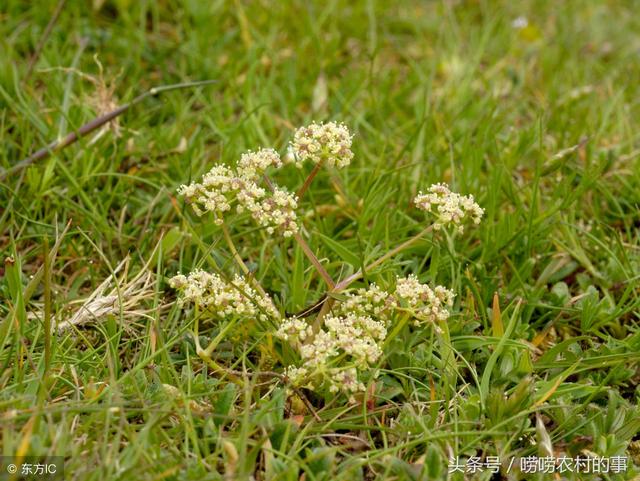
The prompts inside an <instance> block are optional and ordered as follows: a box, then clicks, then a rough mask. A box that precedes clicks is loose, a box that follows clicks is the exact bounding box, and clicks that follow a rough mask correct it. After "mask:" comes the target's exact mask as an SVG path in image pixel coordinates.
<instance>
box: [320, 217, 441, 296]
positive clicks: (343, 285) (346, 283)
mask: <svg viewBox="0 0 640 481" xmlns="http://www.w3.org/2000/svg"><path fill="white" fill-rule="evenodd" d="M432 230H433V225H430V226H429V227H427V228H426V229H423V230H422V231H421V232H419V233H418V234H416V235H415V236H413V237H412V238H410V239H408V240H406V241H404V242H403V243H402V244H400V245H399V246H397V247H395V248H394V249H392V250H390V251H389V252H387V253H386V254H384V255H383V256H381V257H379V258H378V259H376V260H375V261H373V262H372V263H371V264H369V265H368V266H366V267H365V268H364V270H363V269H360V270H358V272H356V273H355V274H351V275H350V276H349V277H347V278H346V279H344V280H342V281H340V282H338V284H336V287H335V288H334V289H333V291H332V293H334V294H335V293H337V292H340V291H343V290H344V289H346V288H347V287H348V286H349V285H351V284H352V283H353V282H355V281H357V280H358V279H360V278H361V277H362V276H363V275H364V273H365V272H369V271H371V270H372V269H374V268H376V267H377V266H379V265H380V264H382V263H383V262H385V261H386V260H388V259H390V258H391V257H393V256H395V255H396V254H399V253H400V252H402V251H403V250H405V249H406V248H407V247H409V246H411V245H412V244H414V243H415V242H416V241H418V240H420V239H421V238H422V236H424V235H425V234H427V233H429V232H431V231H432Z"/></svg>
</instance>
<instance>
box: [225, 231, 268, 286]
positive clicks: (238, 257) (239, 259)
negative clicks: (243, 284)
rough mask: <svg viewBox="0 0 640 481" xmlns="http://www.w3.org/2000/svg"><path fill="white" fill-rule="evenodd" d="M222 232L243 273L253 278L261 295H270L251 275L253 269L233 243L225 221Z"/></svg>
mask: <svg viewBox="0 0 640 481" xmlns="http://www.w3.org/2000/svg"><path fill="white" fill-rule="evenodd" d="M222 233H223V234H224V239H225V240H226V241H227V245H228V246H229V250H230V251H231V254H232V255H233V258H234V260H235V261H236V263H237V264H238V266H239V267H240V270H242V273H243V274H244V276H245V277H246V278H247V279H249V280H251V283H252V284H253V286H254V287H255V288H256V290H257V291H258V292H259V293H260V295H261V296H263V297H268V296H267V293H266V292H265V291H264V289H263V288H262V286H261V285H260V283H259V282H258V280H257V279H255V277H253V276H252V275H251V271H250V270H249V268H248V267H247V266H246V264H245V263H244V261H243V260H242V256H241V255H240V253H239V252H238V250H237V249H236V246H235V244H234V243H233V239H232V238H231V234H230V233H229V228H228V227H227V225H226V224H225V223H224V222H223V223H222Z"/></svg>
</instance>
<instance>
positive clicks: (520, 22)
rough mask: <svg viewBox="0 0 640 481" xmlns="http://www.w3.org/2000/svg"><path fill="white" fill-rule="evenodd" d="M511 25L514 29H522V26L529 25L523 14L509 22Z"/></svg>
mask: <svg viewBox="0 0 640 481" xmlns="http://www.w3.org/2000/svg"><path fill="white" fill-rule="evenodd" d="M511 26H512V27H513V28H515V29H516V30H522V29H523V28H527V27H528V26H529V20H527V17H525V16H522V15H521V16H519V17H517V18H515V19H514V20H513V22H511Z"/></svg>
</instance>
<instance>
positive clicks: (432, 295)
mask: <svg viewBox="0 0 640 481" xmlns="http://www.w3.org/2000/svg"><path fill="white" fill-rule="evenodd" d="M395 295H396V298H397V299H398V302H399V303H400V304H401V305H402V304H404V305H406V307H407V308H408V309H410V310H411V311H412V313H413V315H414V318H415V321H414V323H415V324H419V323H420V321H431V322H435V321H444V320H446V319H448V318H449V308H450V307H451V306H452V305H453V299H454V297H455V294H454V293H453V292H452V291H450V290H449V289H447V288H445V287H442V286H436V287H435V288H433V289H431V287H429V286H428V285H427V284H422V283H420V281H419V280H418V278H417V277H416V276H415V275H414V274H410V275H409V276H408V277H398V278H397V281H396V293H395Z"/></svg>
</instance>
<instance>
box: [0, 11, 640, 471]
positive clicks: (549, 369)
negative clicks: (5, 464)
mask: <svg viewBox="0 0 640 481" xmlns="http://www.w3.org/2000/svg"><path fill="white" fill-rule="evenodd" d="M57 4H58V2H57V1H49V2H39V3H38V5H37V6H36V5H30V4H28V3H27V2H21V1H18V0H8V1H6V2H4V3H3V5H2V6H1V7H0V19H1V20H2V21H1V22H0V34H1V35H0V39H1V40H0V42H1V45H2V48H1V51H2V54H1V55H0V107H1V109H0V138H1V141H2V145H3V146H4V148H3V149H2V150H1V151H0V168H2V169H10V168H11V166H13V165H15V164H16V163H17V162H18V161H19V160H21V159H23V158H25V157H27V156H28V155H29V154H31V153H33V152H35V151H36V150H37V149H39V148H41V147H42V146H44V145H47V144H48V143H49V142H51V141H53V140H55V139H58V138H62V137H63V136H64V135H66V134H68V133H70V132H73V131H75V130H77V129H79V128H80V127H81V126H82V125H83V124H85V123H87V122H88V121H90V120H92V119H93V118H94V117H96V115H99V114H103V113H105V112H106V111H108V110H112V109H113V108H114V107H115V106H116V105H119V104H121V103H124V102H127V101H130V100H132V99H133V98H134V97H136V96H137V95H139V94H141V93H143V92H145V91H147V90H149V89H150V88H152V87H156V86H160V85H168V84H174V83H179V82H189V81H199V80H206V79H215V80H217V82H216V83H215V84H213V85H208V86H200V87H196V88H191V89H184V90H179V91H173V92H167V93H165V94H162V95H159V96H157V97H153V98H149V99H146V100H145V101H144V102H142V103H141V104H139V105H136V106H134V107H133V108H132V109H130V110H129V111H128V112H126V113H125V114H124V115H122V116H121V117H119V118H118V119H117V121H116V124H112V126H111V127H110V128H109V129H108V130H106V131H104V132H102V133H101V134H100V135H99V136H96V134H95V133H94V134H91V135H89V136H87V137H85V138H83V139H82V140H80V141H79V142H77V143H76V144H74V145H71V146H68V147H66V148H64V149H62V150H59V151H56V152H54V153H53V155H51V156H50V157H48V158H47V159H43V160H40V161H38V162H36V163H34V164H33V165H32V166H30V167H29V168H27V169H22V170H20V171H17V172H12V173H11V174H10V175H7V176H6V177H5V178H3V180H2V181H1V183H0V258H2V259H3V261H4V262H3V265H2V267H0V273H1V274H2V277H1V280H0V387H1V390H0V427H1V430H2V437H1V438H0V439H1V441H0V446H1V447H2V449H1V450H2V454H4V455H36V456H44V455H52V454H53V455H59V456H64V457H65V460H66V467H65V469H66V473H67V477H68V479H82V480H84V479H96V480H97V479H149V480H151V479H222V478H226V479H248V478H249V477H250V476H254V477H255V478H256V479H282V480H288V479H302V478H301V476H304V479H309V480H311V479H314V480H321V479H345V480H352V479H399V480H404V479H446V478H447V470H448V469H447V465H448V463H449V459H450V457H451V456H460V457H461V458H468V457H470V456H500V458H501V460H502V461H503V462H505V463H508V462H509V460H510V459H511V458H512V457H521V456H530V455H547V454H549V453H553V454H554V455H556V456H560V455H567V456H571V457H576V456H578V455H581V456H586V455H594V456H595V455H597V456H604V457H610V456H627V457H628V459H629V469H628V471H626V472H625V473H621V474H618V475H614V474H605V475H601V479H607V480H609V479H611V480H615V479H621V480H622V479H634V476H638V475H639V473H640V435H639V431H640V422H639V420H640V408H639V407H638V405H639V404H640V403H639V400H640V388H638V381H639V380H640V369H639V366H640V330H639V329H638V327H639V319H640V234H639V232H640V160H639V153H640V150H639V149H640V138H639V137H638V132H639V131H640V128H639V127H640V125H639V122H638V119H639V118H640V104H639V103H638V99H639V98H640V87H639V85H640V84H639V83H638V81H637V79H638V78H640V67H639V65H640V62H638V53H639V51H640V43H639V41H638V37H637V32H638V31H639V30H640V17H638V16H637V15H634V11H635V10H636V7H637V4H636V3H635V2H632V1H629V2H621V1H609V2H604V1H586V0H585V1H571V2H562V3H560V2H551V1H535V2H533V1H524V2H488V1H462V2H430V3H427V2H381V1H374V0H371V1H361V2H343V1H331V2H313V3H310V2H260V1H256V2H240V1H236V2H224V1H216V2H199V1H185V2H172V1H162V2H154V1H148V0H141V1H139V2H131V1H126V0H120V1H106V2H102V1H95V2H93V8H91V7H90V6H89V4H87V3H85V2H69V1H67V2H66V3H65V4H64V5H63V8H62V10H61V12H60V16H59V18H57V20H56V22H55V23H54V24H53V26H52V28H51V31H50V35H48V36H46V37H44V36H43V34H44V32H45V29H46V27H47V24H48V22H49V21H50V19H51V16H52V15H53V12H54V11H55V9H56V5H57ZM518 17H526V18H527V20H528V25H527V26H525V27H523V28H518V27H514V26H513V21H514V20H515V19H516V18H518ZM41 42H44V43H42V48H41V52H40V53H39V54H38V55H37V57H34V54H35V53H36V52H37V51H38V45H39V44H40V43H41ZM31 59H33V61H34V62H35V63H34V67H33V71H32V72H31V73H30V74H29V64H30V62H31ZM81 73H82V75H81ZM88 76H91V77H88ZM314 119H315V120H325V119H338V120H341V121H344V122H345V123H346V124H347V125H348V126H349V128H350V129H351V130H352V131H354V132H355V133H356V136H355V138H354V150H355V154H356V156H355V159H354V161H353V162H352V164H351V166H349V167H348V168H346V169H343V170H340V171H335V172H331V171H327V170H323V171H321V172H320V173H319V174H318V176H317V177H316V179H315V180H314V184H313V186H312V188H311V189H310V190H309V192H307V195H306V197H305V200H304V202H303V204H302V205H301V207H300V209H299V215H300V216H301V217H303V218H304V226H305V230H306V231H307V233H308V234H309V235H308V236H307V240H308V242H309V244H310V246H311V248H312V249H313V251H314V252H315V253H316V254H317V255H318V257H319V258H320V259H321V260H323V265H324V267H325V268H326V269H327V271H328V272H329V273H330V274H331V275H332V276H333V277H334V278H339V279H343V278H345V277H347V276H348V275H349V274H352V273H353V272H355V271H357V269H358V268H360V267H361V265H364V264H366V263H369V262H371V261H372V260H373V259H375V258H376V257H378V256H379V255H382V254H383V253H385V252H387V251H390V250H391V249H393V248H394V247H395V246H397V245H398V244H400V243H401V242H402V241H404V240H406V239H408V238H409V237H411V236H412V235H414V234H416V233H417V232H419V231H420V230H421V229H422V228H424V225H423V224H424V217H423V216H421V215H420V213H418V212H416V211H415V209H412V208H411V206H410V203H411V199H412V198H413V196H415V194H416V193H417V192H418V191H419V190H420V189H423V190H424V189H426V187H427V186H428V185H430V184H431V183H434V182H440V181H444V182H448V183H449V184H450V185H451V186H452V187H453V188H454V189H455V190H457V191H459V192H462V193H465V194H466V193H473V194H474V195H475V197H476V199H477V200H478V202H479V203H480V205H481V206H483V207H484V208H485V209H486V214H485V218H484V219H483V222H482V223H481V225H480V226H479V227H478V228H476V229H469V230H468V231H467V232H466V233H465V235H464V236H457V237H455V238H454V239H450V240H449V241H448V242H447V241H437V239H436V240H433V239H435V238H433V239H432V238H429V237H427V238H426V239H425V241H424V242H420V243H416V244H414V245H413V246H412V247H411V249H409V250H407V251H405V252H403V253H401V254H399V255H398V256H395V257H393V258H392V259H391V260H390V261H389V262H387V263H385V264H384V265H383V266H382V267H381V268H379V269H378V270H376V271H375V272H373V273H369V274H368V275H367V276H366V278H365V279H363V281H362V282H360V285H363V282H371V281H377V282H378V283H381V284H383V285H384V284H386V283H388V282H390V280H391V279H392V278H393V277H394V276H395V275H396V274H408V273H416V274H418V275H419V276H420V279H421V280H422V281H425V282H432V283H436V282H437V283H439V284H443V285H446V286H449V287H450V288H451V289H453V290H454V292H455V293H456V295H457V297H456V303H455V306H454V309H453V316H452V318H451V319H450V320H449V322H448V323H447V324H446V325H445V326H444V327H445V328H444V329H443V330H441V331H438V330H436V329H432V328H425V329H417V330H413V331H411V332H410V331H408V330H405V331H403V333H402V335H401V336H400V337H397V338H396V339H394V341H393V342H392V343H391V344H390V345H389V346H388V348H387V349H386V351H385V356H384V358H383V360H382V361H381V363H380V368H381V374H380V377H379V378H378V380H377V382H376V384H375V391H374V392H375V396H374V397H373V399H367V400H360V402H357V403H355V404H349V403H347V402H346V399H344V398H343V397H340V396H337V397H335V398H334V399H324V398H322V397H321V396H317V395H314V394H313V393H307V394H306V396H308V398H309V403H310V404H311V406H308V405H306V404H305V403H304V402H303V400H302V398H301V397H299V396H297V395H294V394H291V395H289V394H290V393H288V391H287V389H286V385H285V384H284V383H283V382H282V381H281V380H280V378H278V377H272V378H269V377H263V376H259V375H257V374H254V373H257V372H265V371H276V372H278V373H281V372H282V368H283V364H282V356H290V355H291V354H290V353H288V354H287V351H286V349H285V348H284V347H283V346H282V345H281V342H280V341H278V340H277V339H275V338H273V337H272V335H271V331H270V329H269V328H267V327H265V326H263V325H259V324H252V325H251V324H250V325H248V326H247V327H246V329H245V330H244V331H242V330H240V331H238V332H236V333H235V334H234V335H233V336H231V337H228V338H225V339H224V340H223V342H222V343H221V344H220V346H219V349H218V352H219V354H218V356H219V357H217V358H216V361H217V362H218V363H220V364H222V365H224V366H227V367H229V368H231V369H233V370H234V371H239V372H240V373H239V374H238V375H237V376H235V378H234V377H233V376H229V375H224V374H222V375H221V374H220V373H219V372H213V371H208V370H207V368H206V367H205V366H203V364H202V362H201V361H200V359H199V358H198V356H197V355H196V352H195V348H194V343H193V338H192V337H191V336H190V330H191V329H192V327H193V320H194V316H193V315H192V314H191V313H190V312H189V311H186V312H185V311H182V310H180V309H179V308H178V307H177V306H176V304H175V303H174V299H175V294H174V293H173V291H172V290H171V289H169V288H168V285H167V282H166V281H167V278H168V277H170V276H172V275H174V274H175V273H176V272H178V271H182V272H187V271H189V270H191V269H192V268H194V267H197V266H201V267H203V268H206V269H209V270H220V271H222V272H226V273H228V274H231V273H235V272H236V271H237V267H236V264H235V263H234V260H233V258H232V256H231V255H230V254H229V252H228V249H227V248H226V245H225V241H224V238H223V234H222V232H221V230H220V228H219V227H217V226H216V225H214V224H213V222H207V221H206V219H207V218H206V217H205V218H202V219H198V218H197V217H195V216H193V215H191V213H190V212H189V210H188V209H187V208H186V206H185V205H184V202H183V201H182V199H180V198H178V197H177V196H176V193H175V191H176V188H177V187H178V186H179V185H180V184H183V183H188V182H189V181H190V180H192V179H196V178H198V177H199V176H200V175H201V174H202V173H204V172H206V171H207V170H208V169H209V168H211V166H212V165H214V164H216V163H218V162H224V163H228V164H231V165H232V164H233V163H234V162H235V161H236V159H238V158H239V156H240V154H241V153H242V152H244V151H246V150H248V149H255V148H256V147H258V146H273V147H275V148H277V149H279V150H281V151H282V152H284V147H285V146H286V143H287V142H288V140H289V139H290V138H291V136H292V132H293V129H294V128H295V127H297V126H299V125H303V124H304V123H306V122H309V121H311V120H314ZM307 167H308V166H307ZM308 171H309V169H308V168H306V170H302V171H298V170H296V169H295V168H291V169H288V170H285V171H284V173H283V174H282V175H281V176H280V177H279V181H280V182H281V183H282V184H285V185H286V186H287V187H289V188H290V189H291V190H294V189H297V188H299V187H300V186H301V185H302V183H303V182H304V178H305V175H306V174H307V173H308ZM231 236H232V238H233V239H234V242H236V243H237V245H238V249H239V254H240V255H241V257H242V258H243V259H244V260H245V262H246V263H247V265H248V267H249V269H251V271H253V272H255V276H256V278H257V279H259V281H260V282H261V284H262V285H263V287H264V288H265V289H266V290H267V291H268V292H270V293H273V294H274V296H275V299H276V303H277V305H278V307H279V309H281V310H282V311H286V312H296V311H299V310H300V309H303V308H304V307H306V306H308V305H310V304H313V303H314V302H315V301H317V300H318V299H320V298H321V296H322V295H323V294H324V293H325V285H324V283H323V281H322V279H321V278H320V277H319V276H318V275H317V274H316V272H315V271H314V270H313V268H312V266H311V265H310V264H309V263H308V261H307V260H306V258H305V257H304V255H303V252H302V251H301V249H300V248H299V247H297V246H296V244H295V243H294V242H292V241H291V240H287V241H281V240H278V239H274V238H272V237H270V236H268V235H266V233H265V232H264V231H263V230H260V229H256V228H254V227H252V226H250V225H249V224H238V225H234V226H233V229H232V231H231ZM47 254H48V255H47ZM45 259H49V262H46V261H45ZM127 259H128V260H127ZM123 261H125V262H124V263H123ZM92 295H93V298H90V301H91V302H93V304H86V306H89V307H90V309H89V308H85V309H84V310H82V309H80V306H81V305H82V304H83V303H84V302H85V301H86V299H87V298H89V296H92ZM79 309H80V310H79ZM89 311H90V313H91V314H86V315H84V316H83V315H82V312H89ZM74 314H75V315H76V317H74ZM70 319H75V321H76V322H75V323H74V325H73V326H72V327H71V328H69V329H67V330H65V331H62V332H60V331H58V330H57V329H54V330H53V333H52V335H51V336H49V335H47V332H48V330H47V329H46V327H45V326H47V325H49V324H53V325H54V326H55V325H57V324H59V323H61V322H65V321H69V320H70ZM202 335H203V336H205V337H207V336H209V337H212V336H214V335H215V331H214V330H212V328H211V327H209V331H208V332H204V333H202ZM311 408H313V412H312V411H311ZM314 413H315V415H314ZM456 476H460V475H455V476H454V477H453V479H457V478H456ZM545 476H546V477H545ZM571 476H573V477H571ZM471 477H473V478H474V479H475V478H477V479H485V480H488V479H514V480H515V479H555V478H554V477H553V476H551V475H538V476H537V477H536V476H533V475H520V474H517V470H515V469H514V470H512V472H511V473H509V474H508V473H506V469H503V473H502V474H501V475H498V474H496V475H494V476H493V477H492V475H491V473H489V472H487V471H484V472H483V473H478V474H476V475H475V476H471ZM569 479H598V478H597V476H592V475H570V476H569Z"/></svg>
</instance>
